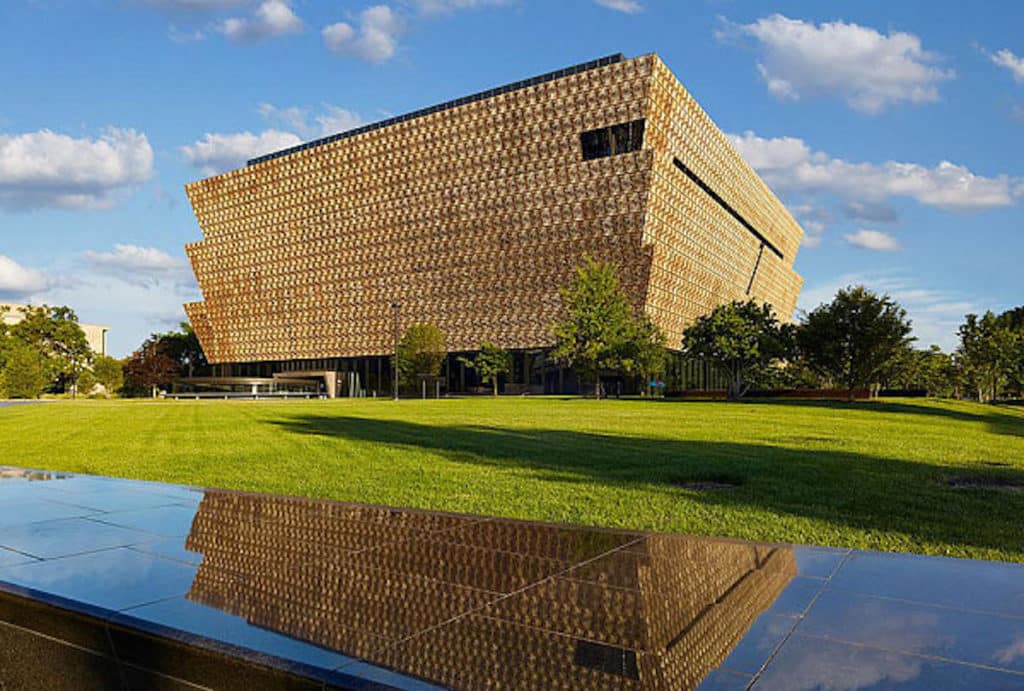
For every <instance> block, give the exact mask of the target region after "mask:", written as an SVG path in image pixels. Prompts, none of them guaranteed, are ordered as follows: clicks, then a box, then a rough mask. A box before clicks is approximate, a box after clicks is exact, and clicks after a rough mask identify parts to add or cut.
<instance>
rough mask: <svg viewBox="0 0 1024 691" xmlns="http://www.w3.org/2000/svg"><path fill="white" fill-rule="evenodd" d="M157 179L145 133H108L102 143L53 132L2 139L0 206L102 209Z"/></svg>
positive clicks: (102, 136) (111, 129)
mask: <svg viewBox="0 0 1024 691" xmlns="http://www.w3.org/2000/svg"><path fill="white" fill-rule="evenodd" d="M152 174H153V149H152V147H150V145H149V140H148V139H147V138H146V135H145V134H142V133H141V132H136V131H135V130H132V129H118V128H113V127H111V128H108V129H107V130H105V131H104V132H103V134H102V135H101V136H100V137H99V138H97V139H89V138H87V137H85V138H80V139H76V138H74V137H70V136H68V135H65V134H58V133H56V132H51V131H50V130H39V131H37V132H27V133H24V134H15V135H9V134H0V206H6V207H12V208H34V207H45V206H50V207H63V208H97V207H106V206H109V205H110V204H111V203H113V194H114V193H115V192H116V191H118V190H121V189H125V188H129V187H132V186H134V185H137V184H140V183H142V182H145V181H146V180H148V179H149V178H150V176H151V175H152Z"/></svg>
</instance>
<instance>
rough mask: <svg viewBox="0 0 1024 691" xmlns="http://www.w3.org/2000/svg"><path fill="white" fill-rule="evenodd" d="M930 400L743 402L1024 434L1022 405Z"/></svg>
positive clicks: (671, 401)
mask: <svg viewBox="0 0 1024 691" xmlns="http://www.w3.org/2000/svg"><path fill="white" fill-rule="evenodd" d="M630 400H635V401H640V402H657V403H667V404H686V403H704V404H707V403H717V404H721V405H735V403H730V402H728V401H721V400H718V401H708V400H701V399H690V400H687V399H665V398H660V399H659V398H655V399H643V398H635V399H630ZM928 400H929V399H923V401H922V402H921V403H913V402H910V401H905V400H904V401H886V400H878V399H875V400H870V401H852V402H851V401H837V400H815V399H811V400H804V399H798V398H744V399H743V400H742V403H743V404H749V405H763V406H787V407H799V408H825V409H828V410H854V411H871V412H879V413H899V414H902V415H925V416H931V417H943V418H947V419H950V420H957V421H958V422H980V423H984V424H985V425H987V426H988V428H989V431H991V432H995V433H996V434H1006V435H1010V436H1016V437H1024V414H1022V413H1024V411H1021V410H1020V408H1019V407H1016V406H1013V405H1004V404H991V405H988V406H980V405H973V406H972V407H974V408H978V409H979V410H978V411H977V412H972V411H970V410H964V409H955V408H950V407H948V406H939V405H928V404H927V401H928Z"/></svg>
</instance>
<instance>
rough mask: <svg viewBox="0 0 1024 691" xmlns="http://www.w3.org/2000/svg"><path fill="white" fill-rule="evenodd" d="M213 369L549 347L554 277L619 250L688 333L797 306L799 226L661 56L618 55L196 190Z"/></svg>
mask: <svg viewBox="0 0 1024 691" xmlns="http://www.w3.org/2000/svg"><path fill="white" fill-rule="evenodd" d="M186 190H187V193H188V196H189V199H190V200H191V203H192V206H193V208H194V210H195V214H196V217H197V219H198V221H199V225H200V227H201V229H202V232H203V239H202V240H201V241H199V242H196V243H193V244H190V245H189V246H188V247H187V252H188V255H189V258H190V260H191V262H192V266H193V269H194V271H195V274H196V277H197V279H198V281H199V285H200V287H201V289H202V292H203V298H204V299H203V301H202V302H197V303H191V304H189V305H186V310H187V312H188V315H189V318H190V319H191V321H192V323H193V325H194V327H195V330H196V332H197V334H198V335H199V338H200V340H201V342H202V345H203V348H204V350H205V351H206V355H207V357H208V359H209V360H210V362H211V363H239V362H245V363H254V362H256V363H258V362H270V361H274V362H281V361H297V360H303V361H310V360H315V359H318V358H356V357H372V356H384V355H388V354H390V353H391V352H392V350H393V340H392V339H393V335H392V323H391V320H392V309H391V305H392V303H393V302H396V301H397V302H400V303H401V304H402V308H401V311H400V319H401V328H403V329H404V327H406V326H408V325H409V324H412V323H418V322H433V323H435V324H437V325H438V326H439V327H440V328H441V329H442V330H443V331H444V332H445V333H446V335H447V338H448V346H449V349H450V350H452V351H472V350H476V349H477V348H479V345H480V343H481V342H482V341H485V340H489V341H493V342H495V343H497V344H498V345H500V346H502V347H504V348H508V349H533V348H544V347H546V346H549V345H550V344H551V341H552V336H551V330H550V325H551V322H552V320H553V319H554V318H555V317H556V316H557V315H558V313H559V310H560V307H561V301H560V294H559V288H560V286H562V285H564V284H565V282H566V281H567V280H568V279H569V278H570V276H571V274H572V272H573V270H574V268H575V267H576V266H577V265H578V263H579V262H580V260H581V258H582V257H583V256H584V255H585V254H590V255H592V256H594V257H597V258H605V259H612V260H614V261H616V262H617V263H618V265H619V267H620V277H621V279H622V282H623V284H624V286H625V288H626V289H627V290H628V292H629V294H630V296H631V297H632V300H633V302H634V305H635V306H636V307H637V308H638V309H644V310H646V312H647V313H648V314H649V315H650V316H651V318H652V319H653V320H654V321H655V323H657V324H658V325H659V326H660V327H661V328H662V329H664V331H665V332H666V334H667V335H668V337H669V343H670V345H673V346H675V345H677V344H678V343H679V337H680V335H681V333H682V330H683V329H684V328H685V326H686V325H687V324H688V323H689V322H690V321H692V320H693V319H694V318H695V317H697V316H698V315H700V314H704V313H706V312H708V311H709V310H710V309H712V308H713V307H714V306H715V305H717V304H719V303H722V302H725V301H728V300H732V299H743V298H745V297H746V296H752V297H754V298H756V299H759V300H764V301H767V302H770V303H772V304H773V305H774V306H775V307H776V309H777V311H778V312H779V314H780V315H781V316H782V317H783V318H789V317H791V315H792V314H793V311H794V309H795V306H796V300H797V295H798V293H799V289H800V285H801V279H800V277H799V276H798V275H797V274H796V273H795V272H794V270H793V260H794V258H795V255H796V252H797V249H798V247H799V244H800V240H801V238H802V235H803V232H802V230H801V228H800V226H799V225H798V224H797V223H796V221H795V220H794V219H793V217H792V216H791V215H790V214H789V213H788V212H787V210H786V209H785V207H784V206H783V205H782V204H781V202H779V200H778V199H777V198H776V197H775V195H774V194H772V192H771V191H770V190H769V189H768V187H767V186H766V185H765V184H764V182H762V181H761V179H760V178H759V177H758V176H757V174H756V173H754V171H753V170H752V169H751V168H750V166H748V165H747V164H746V162H744V160H743V159H742V158H741V157H740V155H739V154H738V153H737V152H736V150H735V148H734V147H733V146H732V144H731V143H730V142H729V141H728V139H727V137H726V136H725V135H724V134H723V133H722V132H721V131H720V130H719V129H718V128H717V127H716V126H715V124H714V123H713V122H712V121H711V119H710V118H709V117H708V115H707V114H706V113H705V112H704V111H703V110H702V109H701V107H700V106H699V105H698V104H697V103H696V101H694V99H693V98H692V97H691V96H690V95H689V93H688V92H687V91H686V90H685V89H684V88H683V86H682V85H681V84H680V83H679V82H678V81H677V80H676V78H675V77H674V76H673V75H672V73H671V72H670V71H669V70H668V68H667V67H666V66H665V65H664V63H662V62H661V60H660V59H659V58H658V57H657V56H656V55H653V54H652V55H645V56H641V57H638V58H633V59H628V60H627V59H623V58H622V57H621V56H613V57H611V58H604V59H602V60H599V61H595V62H593V63H588V64H585V65H579V66H576V67H573V68H568V69H566V70H563V71H560V72H558V73H552V74H549V75H543V76H541V77H537V78H535V79H533V80H528V81H526V82H521V83H517V84H513V85H509V86H508V87H502V88H499V89H495V90H492V91H491V92H488V93H485V94H478V95H476V96H471V97H466V98H464V99H460V100H459V101H455V102H452V103H448V104H443V105H442V106H438V107H435V108H431V109H426V110H425V111H419V112H417V113H412V114H409V115H408V116H402V117H399V118H394V119H392V120H390V121H387V122H385V123H379V124H377V125H373V126H368V127H364V128H361V129H360V130H357V131H355V132H351V133H344V134H342V135H337V136H335V137H330V138H328V139H326V140H321V141H318V142H312V143H310V144H307V145H303V146H301V147H296V149H294V150H288V151H285V152H278V153H277V154H272V155H269V156H264V157H262V158H260V159H256V160H254V161H251V162H250V163H249V165H247V166H245V167H243V168H241V169H238V170H234V171H231V172H228V173H225V174H223V175H218V176H215V177H211V178H208V179H206V180H201V181H199V182H195V183H192V184H190V185H188V186H187V187H186Z"/></svg>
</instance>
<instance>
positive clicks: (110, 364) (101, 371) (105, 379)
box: [92, 355, 124, 393]
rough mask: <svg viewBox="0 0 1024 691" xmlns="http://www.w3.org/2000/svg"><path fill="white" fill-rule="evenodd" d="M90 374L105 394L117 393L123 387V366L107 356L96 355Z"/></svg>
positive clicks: (118, 361)
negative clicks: (104, 390) (105, 391)
mask: <svg viewBox="0 0 1024 691" xmlns="http://www.w3.org/2000/svg"><path fill="white" fill-rule="evenodd" d="M92 373H93V376H94V377H95V378H96V381H97V382H98V383H99V384H100V385H102V386H103V388H104V389H106V390H107V393H117V392H118V391H120V389H121V387H122V386H124V365H123V364H122V363H121V361H120V360H117V359H115V358H112V357H110V356H109V355H97V356H96V357H95V358H94V359H93V363H92Z"/></svg>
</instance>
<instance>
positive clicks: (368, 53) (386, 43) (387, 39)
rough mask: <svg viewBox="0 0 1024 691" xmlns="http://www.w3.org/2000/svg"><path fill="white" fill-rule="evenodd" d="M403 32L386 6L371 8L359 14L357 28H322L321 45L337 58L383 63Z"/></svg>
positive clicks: (339, 26) (336, 26)
mask: <svg viewBox="0 0 1024 691" xmlns="http://www.w3.org/2000/svg"><path fill="white" fill-rule="evenodd" d="M403 29H404V26H403V22H402V20H401V18H400V17H399V16H398V15H397V14H395V13H394V12H393V11H392V10H391V8H390V7H388V6H387V5H374V6H373V7H368V8H367V9H365V10H363V12H362V13H361V14H360V15H359V29H358V30H357V29H355V28H353V26H352V25H351V24H349V23H347V22H338V23H337V24H331V25H329V26H326V27H324V29H323V31H322V32H321V35H322V36H323V41H324V45H325V46H326V47H327V49H328V50H329V51H331V52H332V53H335V54H337V55H348V56H351V57H355V58H359V59H360V60H366V61H367V62H383V61H385V60H389V59H390V58H391V57H392V56H394V54H395V50H396V48H397V47H398V36H399V34H401V33H402V31H403Z"/></svg>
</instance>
